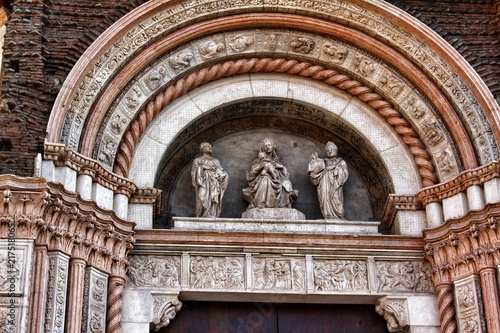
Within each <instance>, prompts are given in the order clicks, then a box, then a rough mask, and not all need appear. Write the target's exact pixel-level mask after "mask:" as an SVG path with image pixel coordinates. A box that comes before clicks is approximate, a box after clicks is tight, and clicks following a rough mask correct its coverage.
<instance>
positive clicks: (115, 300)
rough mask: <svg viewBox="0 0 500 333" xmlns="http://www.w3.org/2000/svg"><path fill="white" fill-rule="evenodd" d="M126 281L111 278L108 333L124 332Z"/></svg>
mask: <svg viewBox="0 0 500 333" xmlns="http://www.w3.org/2000/svg"><path fill="white" fill-rule="evenodd" d="M124 286H125V279H124V278H123V277H121V276H111V277H110V278H109V281H108V309H107V313H106V333H120V332H121V331H122V306H123V288H124Z"/></svg>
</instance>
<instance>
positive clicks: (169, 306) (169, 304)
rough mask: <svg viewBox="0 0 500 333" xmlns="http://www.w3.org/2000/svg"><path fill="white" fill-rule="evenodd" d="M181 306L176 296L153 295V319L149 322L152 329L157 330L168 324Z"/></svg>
mask: <svg viewBox="0 0 500 333" xmlns="http://www.w3.org/2000/svg"><path fill="white" fill-rule="evenodd" d="M181 308H182V302H181V301H179V300H178V299H177V298H176V297H165V296H154V297H153V321H152V322H151V325H152V328H153V330H154V331H155V332H158V331H159V330H160V328H162V327H166V326H168V324H170V321H171V320H172V319H174V317H175V315H176V314H177V312H179V311H180V309H181Z"/></svg>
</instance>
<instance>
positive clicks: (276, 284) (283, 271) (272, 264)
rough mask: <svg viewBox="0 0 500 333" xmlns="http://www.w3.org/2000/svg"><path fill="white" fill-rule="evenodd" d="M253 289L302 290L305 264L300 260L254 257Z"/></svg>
mask: <svg viewBox="0 0 500 333" xmlns="http://www.w3.org/2000/svg"><path fill="white" fill-rule="evenodd" d="M252 264H253V265H252V268H253V277H254V280H253V281H254V285H253V287H254V289H264V290H302V289H304V285H305V283H304V281H305V275H304V274H305V264H304V261H302V260H295V259H283V258H255V259H253V262H252Z"/></svg>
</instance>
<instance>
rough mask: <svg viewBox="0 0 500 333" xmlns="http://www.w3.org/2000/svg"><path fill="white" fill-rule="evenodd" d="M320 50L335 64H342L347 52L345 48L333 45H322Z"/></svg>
mask: <svg viewBox="0 0 500 333" xmlns="http://www.w3.org/2000/svg"><path fill="white" fill-rule="evenodd" d="M322 50H323V53H324V54H325V55H326V56H327V58H328V59H329V60H330V61H333V62H336V63H342V62H344V60H345V59H346V58H347V53H348V52H349V51H348V50H347V48H346V47H344V46H338V45H333V44H325V45H323V48H322Z"/></svg>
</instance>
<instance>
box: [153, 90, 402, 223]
mask: <svg viewBox="0 0 500 333" xmlns="http://www.w3.org/2000/svg"><path fill="white" fill-rule="evenodd" d="M266 137H271V138H272V139H273V140H275V141H276V144H277V148H278V154H279V156H280V159H281V161H282V162H283V163H284V164H285V165H286V166H287V168H288V170H289V173H290V178H291V180H292V183H293V184H294V187H295V188H297V189H298V190H299V198H298V199H297V201H296V202H295V204H294V207H295V208H297V209H298V210H300V211H302V212H303V213H304V214H305V215H306V218H307V219H320V218H322V216H321V213H320V209H319V204H318V202H317V198H316V193H315V187H314V186H313V185H312V184H311V183H310V181H309V178H308V175H307V172H306V171H307V164H308V163H309V161H310V158H311V154H312V153H313V152H315V151H316V152H318V153H319V155H320V156H321V155H324V152H323V147H324V145H325V144H326V142H328V141H333V142H335V143H336V144H337V146H338V147H339V154H340V155H341V156H342V157H343V158H344V159H345V160H346V161H347V163H348V165H349V171H350V177H349V180H348V182H347V184H346V185H345V189H344V194H345V207H346V218H347V219H348V220H380V219H381V217H382V214H383V210H384V206H385V203H386V200H387V196H388V195H389V194H390V193H393V192H394V189H393V184H392V182H391V179H390V177H389V175H388V172H387V170H386V167H385V165H384V163H383V162H382V160H381V158H380V153H379V152H377V151H376V150H375V148H374V147H373V146H372V145H371V144H370V143H369V142H368V141H366V140H365V139H364V137H363V135H362V134H361V133H357V132H356V131H355V130H354V129H352V128H351V127H349V126H348V125H347V124H346V123H344V122H343V121H342V120H341V119H340V117H338V116H337V115H335V114H333V113H331V112H327V111H325V110H321V109H318V108H315V107H313V106H311V105H305V104H299V103H297V102H295V101H290V100H280V99H254V100H245V101H236V102H234V103H232V104H227V105H223V106H221V107H219V108H217V109H214V110H212V111H210V112H207V113H206V114H204V115H202V116H200V117H199V118H197V119H195V120H194V121H193V122H191V123H190V124H189V125H188V126H186V127H185V128H184V129H183V130H182V131H180V132H179V135H178V136H177V137H176V138H175V139H174V140H173V141H172V143H171V145H170V146H169V147H168V148H167V150H166V152H165V154H164V157H163V160H162V164H161V167H160V168H159V172H158V174H157V177H156V182H155V187H156V188H159V189H161V190H162V191H163V193H162V206H161V211H160V212H159V215H160V219H157V225H156V227H162V223H165V221H166V220H168V218H169V217H171V216H172V215H173V216H194V206H195V200H194V188H193V186H192V185H191V180H190V168H191V163H192V161H193V159H194V158H195V157H197V156H198V155H199V145H200V143H201V142H203V141H207V142H210V143H211V144H212V146H213V156H214V157H216V158H217V159H219V160H220V161H221V164H222V166H223V167H224V168H225V169H226V171H227V172H228V174H229V177H230V181H229V186H228V189H227V190H226V194H225V196H224V199H223V208H222V212H221V217H228V218H238V217H241V213H242V212H243V211H244V210H245V209H246V203H245V202H244V201H243V198H242V196H241V190H242V189H243V188H244V187H246V186H247V184H246V179H245V173H246V171H247V169H248V168H249V166H250V165H251V162H252V160H253V159H254V158H255V157H256V154H257V151H258V149H259V147H260V143H261V141H262V140H263V139H264V138H266ZM360 203H363V205H360ZM160 221H163V222H160ZM163 227H164V226H163Z"/></svg>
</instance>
